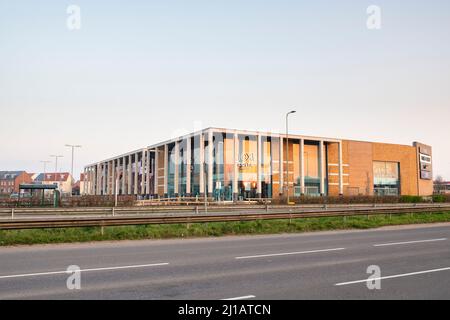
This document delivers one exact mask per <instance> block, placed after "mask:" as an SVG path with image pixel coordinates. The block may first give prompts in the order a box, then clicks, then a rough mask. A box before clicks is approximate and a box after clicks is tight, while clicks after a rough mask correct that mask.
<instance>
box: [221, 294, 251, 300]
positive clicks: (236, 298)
mask: <svg viewBox="0 0 450 320" xmlns="http://www.w3.org/2000/svg"><path fill="white" fill-rule="evenodd" d="M253 298H256V297H255V296H253V295H248V296H242V297H235V298H228V299H222V300H245V299H253Z"/></svg>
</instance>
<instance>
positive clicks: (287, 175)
mask: <svg viewBox="0 0 450 320" xmlns="http://www.w3.org/2000/svg"><path fill="white" fill-rule="evenodd" d="M296 112H297V111H295V110H292V111H289V112H288V113H286V189H287V198H286V199H287V200H286V201H287V204H289V122H288V119H289V115H290V114H293V113H296Z"/></svg>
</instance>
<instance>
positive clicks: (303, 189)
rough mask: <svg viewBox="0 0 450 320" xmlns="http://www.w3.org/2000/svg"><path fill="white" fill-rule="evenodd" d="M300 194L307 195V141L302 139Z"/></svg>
mask: <svg viewBox="0 0 450 320" xmlns="http://www.w3.org/2000/svg"><path fill="white" fill-rule="evenodd" d="M300 193H301V195H304V194H305V140H304V139H300Z"/></svg>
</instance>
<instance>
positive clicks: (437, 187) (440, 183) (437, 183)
mask: <svg viewBox="0 0 450 320" xmlns="http://www.w3.org/2000/svg"><path fill="white" fill-rule="evenodd" d="M444 189H445V181H444V178H443V177H442V176H441V175H439V176H437V177H436V179H435V180H434V192H435V193H441V192H442V191H443V190H444Z"/></svg>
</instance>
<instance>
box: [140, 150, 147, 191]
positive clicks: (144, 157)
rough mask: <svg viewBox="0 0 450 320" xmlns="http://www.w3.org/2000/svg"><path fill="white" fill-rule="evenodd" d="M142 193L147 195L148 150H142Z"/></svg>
mask: <svg viewBox="0 0 450 320" xmlns="http://www.w3.org/2000/svg"><path fill="white" fill-rule="evenodd" d="M140 171H141V195H145V186H146V181H147V151H146V150H145V149H144V150H142V158H141V170H140Z"/></svg>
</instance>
